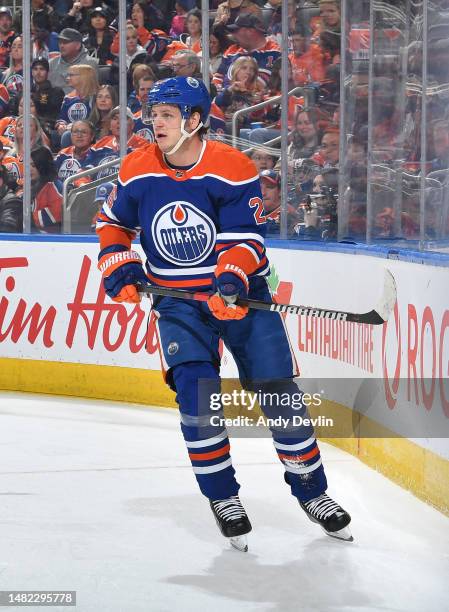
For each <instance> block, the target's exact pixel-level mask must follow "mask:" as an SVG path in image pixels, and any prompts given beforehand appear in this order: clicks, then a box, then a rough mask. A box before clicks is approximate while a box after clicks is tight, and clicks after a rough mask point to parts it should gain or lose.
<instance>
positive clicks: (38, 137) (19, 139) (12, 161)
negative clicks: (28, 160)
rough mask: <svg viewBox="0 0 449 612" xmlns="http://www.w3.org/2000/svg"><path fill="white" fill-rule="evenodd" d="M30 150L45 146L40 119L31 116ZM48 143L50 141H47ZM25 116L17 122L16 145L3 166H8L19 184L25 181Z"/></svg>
mask: <svg viewBox="0 0 449 612" xmlns="http://www.w3.org/2000/svg"><path fill="white" fill-rule="evenodd" d="M30 119H31V121H30V132H31V133H30V148H31V150H32V149H33V148H34V147H37V146H44V145H45V142H46V140H45V134H44V131H43V129H42V127H41V124H40V123H39V121H38V119H37V118H36V117H35V116H34V115H31V116H30ZM47 142H48V140H47ZM23 147H24V142H23V115H19V116H18V117H17V121H16V129H15V139H14V145H13V148H12V149H11V151H10V153H9V154H8V155H7V156H6V157H4V159H3V165H4V166H6V168H7V170H8V172H9V173H10V175H11V177H12V179H14V180H15V181H16V182H17V183H19V184H20V182H21V181H22V180H23V151H24V148H23Z"/></svg>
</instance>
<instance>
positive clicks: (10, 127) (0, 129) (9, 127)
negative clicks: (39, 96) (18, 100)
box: [0, 116, 17, 147]
mask: <svg viewBox="0 0 449 612" xmlns="http://www.w3.org/2000/svg"><path fill="white" fill-rule="evenodd" d="M16 122H17V117H11V116H8V117H3V118H2V119H0V136H1V137H2V142H3V144H4V145H5V144H6V143H5V141H8V142H9V143H10V144H9V145H7V146H9V147H11V146H12V145H13V144H14V141H15V139H16Z"/></svg>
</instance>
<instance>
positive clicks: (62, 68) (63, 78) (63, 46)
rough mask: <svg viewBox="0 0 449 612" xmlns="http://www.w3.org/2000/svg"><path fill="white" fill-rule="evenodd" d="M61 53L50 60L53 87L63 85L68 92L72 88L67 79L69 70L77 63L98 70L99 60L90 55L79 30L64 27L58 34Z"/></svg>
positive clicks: (50, 78) (50, 75) (50, 76)
mask: <svg viewBox="0 0 449 612" xmlns="http://www.w3.org/2000/svg"><path fill="white" fill-rule="evenodd" d="M58 41H59V49H60V51H61V55H60V56H59V57H54V58H52V59H51V60H50V72H49V77H48V78H49V80H50V82H51V84H52V85H53V87H61V88H62V89H63V90H64V93H65V94H67V93H69V91H70V90H71V89H72V87H71V86H70V84H69V82H68V81H67V72H68V71H69V69H70V68H71V67H72V66H74V65H75V64H88V65H89V66H92V67H93V68H95V71H97V70H98V60H97V59H96V58H94V57H90V56H89V54H88V52H87V49H86V47H84V45H83V42H82V35H81V33H80V32H78V31H77V30H73V29H71V28H64V30H62V31H61V33H60V34H59V36H58Z"/></svg>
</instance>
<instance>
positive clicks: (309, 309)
mask: <svg viewBox="0 0 449 612" xmlns="http://www.w3.org/2000/svg"><path fill="white" fill-rule="evenodd" d="M139 292H140V293H141V294H143V295H147V296H149V295H160V296H163V297H172V298H180V299H182V300H195V301H199V302H207V300H208V299H209V298H210V297H211V295H212V294H211V293H203V292H200V291H198V292H193V291H185V290H183V289H171V288H170V289H169V288H167V287H157V286H155V285H142V284H141V285H139ZM237 304H238V305H239V306H247V307H248V308H252V309H254V310H270V311H271V312H280V313H287V314H295V315H303V316H306V317H315V318H320V319H330V320H334V321H347V322H349V323H368V324H371V325H382V323H385V319H383V318H382V317H381V316H380V314H379V313H378V312H377V311H376V310H371V311H370V312H365V313H354V312H346V311H343V310H327V309H324V308H315V307H313V306H302V305H299V306H295V305H294V304H276V303H273V302H262V301H260V300H251V299H247V300H239V301H238V302H237Z"/></svg>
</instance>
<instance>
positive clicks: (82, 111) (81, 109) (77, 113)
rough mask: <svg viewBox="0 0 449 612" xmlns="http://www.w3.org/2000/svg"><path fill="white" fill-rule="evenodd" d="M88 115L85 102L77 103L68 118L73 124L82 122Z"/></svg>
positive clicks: (73, 105)
mask: <svg viewBox="0 0 449 612" xmlns="http://www.w3.org/2000/svg"><path fill="white" fill-rule="evenodd" d="M88 114H89V109H88V108H87V106H86V105H85V104H84V103H83V102H75V103H74V104H72V105H71V106H70V108H69V110H68V117H69V121H70V122H71V123H74V122H75V121H80V120H81V119H86V117H87V115H88Z"/></svg>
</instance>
